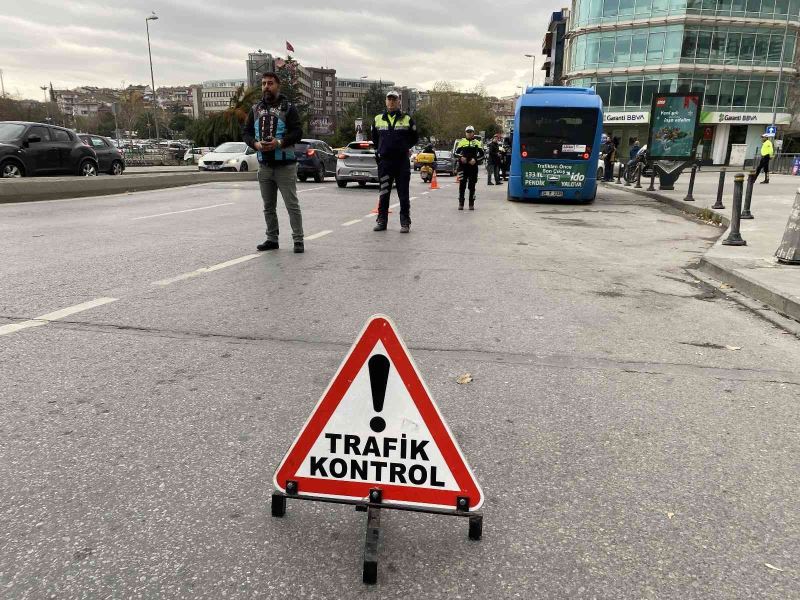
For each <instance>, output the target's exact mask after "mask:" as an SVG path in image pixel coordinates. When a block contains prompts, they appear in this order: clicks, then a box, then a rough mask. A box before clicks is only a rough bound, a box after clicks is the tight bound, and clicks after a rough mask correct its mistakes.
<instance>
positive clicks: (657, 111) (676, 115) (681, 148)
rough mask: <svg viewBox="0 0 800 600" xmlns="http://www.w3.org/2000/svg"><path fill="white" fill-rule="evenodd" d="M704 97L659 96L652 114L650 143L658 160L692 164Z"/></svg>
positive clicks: (650, 147) (651, 149)
mask: <svg viewBox="0 0 800 600" xmlns="http://www.w3.org/2000/svg"><path fill="white" fill-rule="evenodd" d="M700 104H701V95H700V94H695V93H689V94H686V93H677V94H656V95H654V96H653V106H652V109H651V110H650V115H651V119H650V134H649V139H648V143H647V147H648V150H649V154H650V158H651V159H654V160H691V159H692V158H694V155H695V132H696V131H697V125H698V121H699V120H700V108H701V107H700Z"/></svg>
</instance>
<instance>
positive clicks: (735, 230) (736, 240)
mask: <svg viewBox="0 0 800 600" xmlns="http://www.w3.org/2000/svg"><path fill="white" fill-rule="evenodd" d="M743 186H744V173H737V174H736V175H734V176H733V207H732V209H731V232H730V233H729V234H728V237H727V238H725V239H724V240H722V244H723V245H724V246H747V242H746V241H744V240H743V239H742V234H741V233H739V228H740V225H741V221H740V220H739V218H740V215H741V212H742V187H743Z"/></svg>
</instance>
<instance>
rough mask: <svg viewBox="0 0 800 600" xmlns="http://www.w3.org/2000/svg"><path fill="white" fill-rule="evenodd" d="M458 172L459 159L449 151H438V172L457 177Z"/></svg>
mask: <svg viewBox="0 0 800 600" xmlns="http://www.w3.org/2000/svg"><path fill="white" fill-rule="evenodd" d="M457 170H458V159H457V158H456V157H455V156H453V153H452V152H449V151H447V150H437V151H436V172H437V173H449V174H450V175H455V174H456V171H457Z"/></svg>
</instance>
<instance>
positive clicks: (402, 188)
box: [377, 158, 411, 226]
mask: <svg viewBox="0 0 800 600" xmlns="http://www.w3.org/2000/svg"><path fill="white" fill-rule="evenodd" d="M378 180H379V181H380V186H381V195H380V200H379V202H378V219H377V220H378V222H379V223H386V222H388V220H389V195H390V194H391V193H392V184H394V186H395V188H396V189H397V197H398V198H399V200H400V225H401V226H402V225H411V201H410V200H409V199H408V183H409V181H411V166H410V165H409V162H408V159H407V158H404V159H402V160H400V161H396V160H394V161H389V160H382V161H381V162H379V163H378Z"/></svg>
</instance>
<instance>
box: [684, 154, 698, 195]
mask: <svg viewBox="0 0 800 600" xmlns="http://www.w3.org/2000/svg"><path fill="white" fill-rule="evenodd" d="M696 174H697V163H695V164H693V165H692V174H691V176H690V177H689V191H688V192H687V193H686V198H684V199H683V201H684V202H694V196H692V192H694V178H695V175H696Z"/></svg>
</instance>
